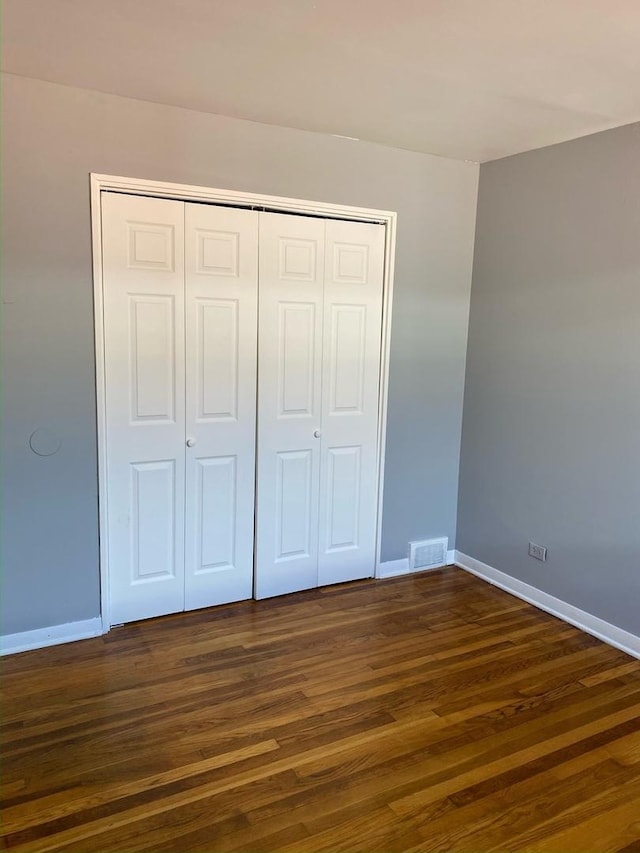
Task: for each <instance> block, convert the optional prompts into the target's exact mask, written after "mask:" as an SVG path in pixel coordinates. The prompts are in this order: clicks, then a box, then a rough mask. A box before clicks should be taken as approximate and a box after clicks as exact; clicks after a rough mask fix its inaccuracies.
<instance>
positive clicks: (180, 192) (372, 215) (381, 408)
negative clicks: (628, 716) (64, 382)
mask: <svg viewBox="0 0 640 853" xmlns="http://www.w3.org/2000/svg"><path fill="white" fill-rule="evenodd" d="M108 190H111V191H115V192H124V193H128V194H130V195H147V196H154V197H160V198H169V199H176V200H178V201H201V202H202V201H205V202H210V203H212V204H228V205H233V206H235V207H248V208H258V209H267V210H271V211H280V212H282V213H304V214H307V215H313V216H321V217H325V218H332V217H333V218H338V219H349V220H356V221H359V222H377V223H380V224H381V225H384V226H385V250H384V283H383V304H382V346H381V362H380V396H379V402H378V464H377V481H378V515H377V523H376V562H375V577H379V575H380V549H381V539H382V525H381V521H382V501H383V490H384V489H383V486H384V459H385V445H386V424H387V400H388V388H389V355H390V345H391V309H392V304H393V272H394V261H395V245H396V227H397V214H396V213H395V212H393V211H389V210H376V209H373V208H368V207H351V206H347V205H341V204H331V203H328V202H320V201H309V200H307V199H294V198H286V197H281V196H271V195H263V194H261V193H245V192H236V191H235V190H225V189H216V188H212V187H199V186H190V185H189V184H174V183H168V182H165V181H151V180H144V179H139V178H125V177H119V176H116V175H100V174H95V173H92V174H91V235H92V247H93V304H94V334H95V358H96V416H97V426H98V495H99V498H98V504H99V527H100V595H101V618H102V628H103V631H104V632H106V631H108V630H109V628H110V626H111V621H110V613H109V577H108V566H109V555H108V552H107V537H106V530H107V502H108V499H109V498H108V494H107V476H106V474H107V465H106V463H107V457H106V441H105V438H106V404H105V362H104V325H103V323H104V320H103V293H102V210H101V193H102V192H104V191H108Z"/></svg>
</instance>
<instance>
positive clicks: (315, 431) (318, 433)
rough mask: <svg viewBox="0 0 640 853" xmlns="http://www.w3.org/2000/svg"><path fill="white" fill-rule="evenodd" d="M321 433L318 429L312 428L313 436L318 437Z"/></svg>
mask: <svg viewBox="0 0 640 853" xmlns="http://www.w3.org/2000/svg"><path fill="white" fill-rule="evenodd" d="M321 435H322V433H321V432H320V430H319V429H314V431H313V437H314V438H320V436H321Z"/></svg>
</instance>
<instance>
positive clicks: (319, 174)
mask: <svg viewBox="0 0 640 853" xmlns="http://www.w3.org/2000/svg"><path fill="white" fill-rule="evenodd" d="M3 83H4V97H3V104H2V106H3V112H4V115H3V122H2V126H3V136H4V138H3V178H4V181H3V194H4V195H3V208H4V234H3V249H4V251H3V267H4V269H3V283H4V300H5V305H4V325H5V329H4V332H3V345H4V381H3V395H4V418H5V425H4V458H3V476H4V500H5V503H6V507H5V526H4V536H3V543H2V546H3V555H2V570H3V571H2V581H3V590H2V592H3V595H2V602H3V614H2V616H3V621H2V630H3V633H13V632H18V631H25V630H29V629H33V628H38V627H43V626H48V625H53V624H58V623H64V622H68V621H75V620H81V619H86V618H90V617H92V616H95V615H97V614H98V612H99V576H98V524H97V475H96V465H97V463H96V424H95V392H94V359H93V313H92V311H93V308H92V278H91V245H90V222H89V172H92V171H93V172H102V173H108V174H117V175H125V176H129V177H141V178H150V179H156V180H167V181H177V182H183V183H194V184H201V185H205V186H219V187H226V188H230V189H236V190H246V191H256V192H263V193H271V194H274V195H284V196H293V197H301V198H310V199H317V200H322V201H331V202H336V203H344V204H353V205H362V206H368V207H379V208H385V209H391V210H396V211H398V214H399V220H398V224H399V229H398V242H397V262H396V281H395V298H394V313H393V329H392V355H391V368H390V396H389V419H388V437H387V442H388V443H387V463H386V471H385V502H384V516H383V554H382V557H383V560H390V559H396V558H400V557H403V556H405V555H406V547H407V542H408V540H409V539H413V538H422V537H427V536H441V535H446V536H449V539H450V543H451V547H453V544H454V539H455V527H456V501H457V482H458V459H459V441H460V428H461V416H462V392H463V377H464V357H465V347H466V331H467V321H468V305H469V288H470V281H471V261H472V252H473V232H474V222H475V207H476V194H477V179H478V167H477V166H475V165H473V164H467V163H460V162H456V161H452V160H446V159H443V158H437V157H430V156H425V155H420V154H414V153H409V152H405V151H399V150H394V149H391V148H385V147H382V146H377V145H372V144H366V143H357V142H351V141H348V140H344V139H336V138H332V137H329V136H321V135H316V134H311V133H304V132H300V131H293V130H286V129H283V128H278V127H270V126H266V125H259V124H254V123H251V122H243V121H237V120H233V119H226V118H221V117H219V116H213V115H207V114H204V113H197V112H192V111H189V110H182V109H177V108H174V107H166V106H162V105H159V104H152V103H146V102H141V101H134V100H129V99H125V98H119V97H114V96H110V95H102V94H99V93H96V92H89V91H85V90H80V89H73V88H67V87H63V86H58V85H55V84H50V83H44V82H39V81H35V80H30V79H26V78H20V77H15V76H11V75H3ZM38 427H45V428H47V429H49V430H51V431H52V432H53V433H55V434H56V435H57V436H58V437H59V439H60V440H61V442H62V445H61V448H60V450H59V452H58V453H56V454H54V455H53V456H46V457H45V456H38V455H36V454H34V453H33V452H32V451H31V450H30V449H29V445H28V439H29V436H30V434H31V433H32V432H33V430H35V429H36V428H38Z"/></svg>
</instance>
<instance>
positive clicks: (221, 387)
mask: <svg viewBox="0 0 640 853" xmlns="http://www.w3.org/2000/svg"><path fill="white" fill-rule="evenodd" d="M195 302H196V351H195V358H196V365H195V370H196V376H195V382H196V407H197V408H196V420H197V421H198V422H199V423H203V422H205V421H219V420H236V419H237V415H238V373H239V366H240V365H239V359H240V353H239V349H238V346H239V321H240V305H239V300H237V299H213V298H207V297H200V298H196V300H195Z"/></svg>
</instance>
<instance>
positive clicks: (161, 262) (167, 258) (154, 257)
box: [127, 220, 176, 272]
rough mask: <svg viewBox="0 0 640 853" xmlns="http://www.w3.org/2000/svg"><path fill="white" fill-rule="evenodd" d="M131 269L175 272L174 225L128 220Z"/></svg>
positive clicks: (129, 265)
mask: <svg viewBox="0 0 640 853" xmlns="http://www.w3.org/2000/svg"><path fill="white" fill-rule="evenodd" d="M127 231H128V237H129V240H128V242H129V257H128V267H129V269H147V270H154V271H159V272H175V269H176V268H175V254H176V232H175V227H174V225H173V224H171V225H164V224H162V223H160V222H135V221H133V220H127Z"/></svg>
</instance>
